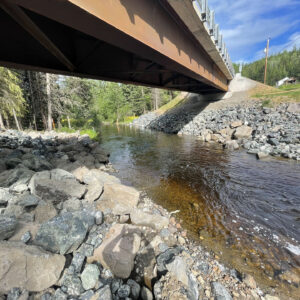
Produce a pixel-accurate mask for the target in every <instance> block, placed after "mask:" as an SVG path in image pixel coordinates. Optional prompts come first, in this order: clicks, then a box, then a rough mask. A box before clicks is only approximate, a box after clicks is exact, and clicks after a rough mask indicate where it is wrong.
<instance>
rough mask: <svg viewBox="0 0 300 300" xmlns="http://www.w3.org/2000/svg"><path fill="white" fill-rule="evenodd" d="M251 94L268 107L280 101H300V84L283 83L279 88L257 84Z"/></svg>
mask: <svg viewBox="0 0 300 300" xmlns="http://www.w3.org/2000/svg"><path fill="white" fill-rule="evenodd" d="M251 96H252V97H253V98H256V99H259V100H262V101H263V105H264V106H269V107H273V106H274V105H278V104H280V103H282V102H300V84H293V85H285V86H281V87H279V88H273V87H268V86H264V85H259V86H258V87H257V88H255V89H254V90H253V91H252V94H251Z"/></svg>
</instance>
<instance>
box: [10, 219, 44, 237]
mask: <svg viewBox="0 0 300 300" xmlns="http://www.w3.org/2000/svg"><path fill="white" fill-rule="evenodd" d="M39 228H40V224H37V223H34V222H29V223H26V222H19V223H18V226H17V228H16V232H15V233H14V235H13V236H12V237H11V238H10V239H9V240H10V241H20V240H21V237H22V235H23V234H24V233H26V232H27V231H29V232H30V234H31V237H32V239H34V238H35V236H36V233H37V232H38V230H39Z"/></svg>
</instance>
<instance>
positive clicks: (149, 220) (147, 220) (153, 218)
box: [130, 209, 169, 230]
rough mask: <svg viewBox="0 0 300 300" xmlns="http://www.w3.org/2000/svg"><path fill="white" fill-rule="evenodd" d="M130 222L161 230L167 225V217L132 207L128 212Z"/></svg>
mask: <svg viewBox="0 0 300 300" xmlns="http://www.w3.org/2000/svg"><path fill="white" fill-rule="evenodd" d="M130 219H131V222H132V224H134V225H139V226H148V227H151V228H153V229H155V230H161V229H162V228H164V227H167V226H168V225H169V219H168V218H166V217H163V216H160V215H154V214H149V213H145V212H143V211H142V210H141V209H133V210H132V211H131V213H130Z"/></svg>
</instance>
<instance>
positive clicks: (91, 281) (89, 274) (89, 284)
mask: <svg viewBox="0 0 300 300" xmlns="http://www.w3.org/2000/svg"><path fill="white" fill-rule="evenodd" d="M99 276H100V271H99V268H98V267H97V266H96V265H95V264H87V265H86V266H85V268H84V270H83V272H82V274H81V281H82V286H83V288H84V289H85V290H90V289H93V288H94V287H95V286H96V283H97V281H98V279H99Z"/></svg>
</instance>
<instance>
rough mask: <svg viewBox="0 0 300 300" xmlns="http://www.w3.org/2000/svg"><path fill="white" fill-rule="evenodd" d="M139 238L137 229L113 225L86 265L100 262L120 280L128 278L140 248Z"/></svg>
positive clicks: (123, 225) (129, 226) (124, 225)
mask: <svg viewBox="0 0 300 300" xmlns="http://www.w3.org/2000/svg"><path fill="white" fill-rule="evenodd" d="M140 243H141V236H140V231H139V230H138V228H137V227H135V226H132V225H126V224H115V225H113V226H112V227H111V229H110V230H109V232H108V233H107V235H106V236H105V239H104V240H103V242H102V244H101V245H100V246H99V247H98V248H97V249H95V251H94V255H93V256H91V257H88V258H87V261H88V263H93V262H100V263H101V264H102V265H103V266H104V267H105V268H109V269H110V270H111V271H112V273H113V274H114V275H115V276H117V277H120V278H128V277H129V276H130V273H131V271H132V270H133V267H134V258H135V256H136V253H137V252H138V250H139V248H140Z"/></svg>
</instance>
